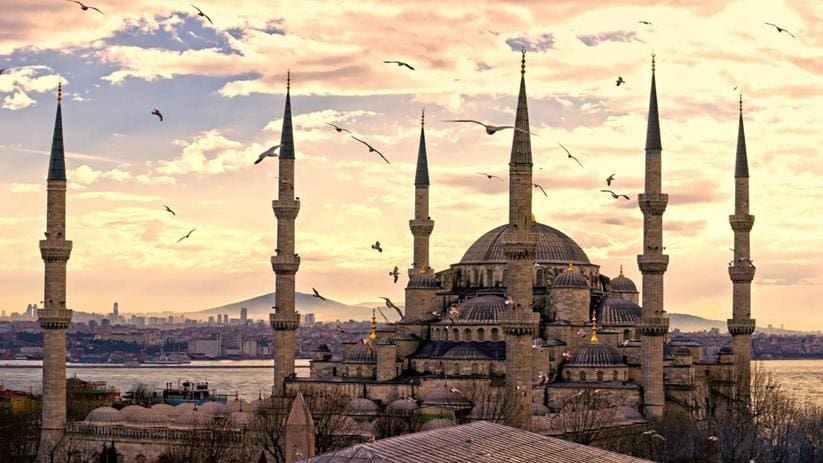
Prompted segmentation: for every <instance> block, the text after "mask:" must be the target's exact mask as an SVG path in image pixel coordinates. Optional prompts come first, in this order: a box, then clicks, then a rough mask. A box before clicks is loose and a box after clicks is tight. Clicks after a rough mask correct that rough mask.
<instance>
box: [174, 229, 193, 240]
mask: <svg viewBox="0 0 823 463" xmlns="http://www.w3.org/2000/svg"><path fill="white" fill-rule="evenodd" d="M195 230H197V229H196V228H192V229H191V230H190V231H189V232H188V233H186V235H185V236H183V237H182V238H180V239H179V240H177V242H178V243H179V242H181V241H183V240H184V239H186V238H191V234H192V233H194V231H195Z"/></svg>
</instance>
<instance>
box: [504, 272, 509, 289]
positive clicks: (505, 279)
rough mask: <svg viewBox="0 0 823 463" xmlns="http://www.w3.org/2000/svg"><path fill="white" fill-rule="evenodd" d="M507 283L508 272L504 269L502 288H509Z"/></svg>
mask: <svg viewBox="0 0 823 463" xmlns="http://www.w3.org/2000/svg"><path fill="white" fill-rule="evenodd" d="M508 281H509V270H508V269H505V268H504V269H503V286H506V287H508V286H509V284H508Z"/></svg>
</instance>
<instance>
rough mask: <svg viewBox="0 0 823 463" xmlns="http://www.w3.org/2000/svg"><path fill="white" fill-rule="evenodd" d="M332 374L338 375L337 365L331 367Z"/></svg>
mask: <svg viewBox="0 0 823 463" xmlns="http://www.w3.org/2000/svg"><path fill="white" fill-rule="evenodd" d="M331 375H332V376H337V367H331Z"/></svg>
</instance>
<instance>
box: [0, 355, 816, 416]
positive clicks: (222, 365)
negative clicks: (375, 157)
mask: <svg viewBox="0 0 823 463" xmlns="http://www.w3.org/2000/svg"><path fill="white" fill-rule="evenodd" d="M752 364H753V365H752V366H753V368H761V369H763V370H765V371H767V372H769V373H771V374H772V375H773V376H774V378H775V379H776V380H777V381H778V382H779V383H780V384H781V386H782V388H783V389H784V390H785V391H786V392H787V393H788V394H790V395H791V396H792V397H794V398H796V399H798V400H800V401H803V402H810V403H814V404H817V405H820V406H823V360H763V361H756V362H752ZM295 372H296V373H297V376H308V375H309V360H305V359H298V360H296V361H295ZM272 374H273V373H272V361H271V360H206V361H192V363H191V364H186V365H140V366H128V367H126V366H123V365H108V364H104V365H97V364H73V363H69V364H68V365H67V367H66V375H67V376H77V377H78V378H80V379H84V380H87V381H105V382H106V383H108V385H110V386H114V387H115V388H116V389H118V390H120V392H121V393H125V392H126V391H128V390H129V389H131V388H132V387H133V386H134V385H135V384H138V383H144V384H147V385H149V386H150V387H153V388H156V389H158V390H160V389H162V388H163V387H165V385H166V383H178V382H182V381H186V380H189V381H206V382H208V383H209V388H210V389H211V390H212V391H213V392H216V393H221V394H228V395H230V396H232V397H234V396H235V395H236V396H237V397H239V398H240V399H244V400H254V399H257V398H258V397H260V396H263V397H265V396H266V395H269V394H271V385H272ZM0 384H2V385H3V387H5V388H6V389H11V390H19V391H30V392H40V390H41V389H42V367H41V363H40V361H36V360H3V361H0Z"/></svg>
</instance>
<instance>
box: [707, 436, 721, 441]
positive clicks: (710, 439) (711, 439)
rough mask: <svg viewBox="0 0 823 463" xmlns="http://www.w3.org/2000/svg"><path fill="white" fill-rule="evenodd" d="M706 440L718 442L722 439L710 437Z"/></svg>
mask: <svg viewBox="0 0 823 463" xmlns="http://www.w3.org/2000/svg"><path fill="white" fill-rule="evenodd" d="M706 440H708V441H709V442H717V441H718V440H720V439H719V438H718V437H717V436H709V437H707V438H706Z"/></svg>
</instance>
